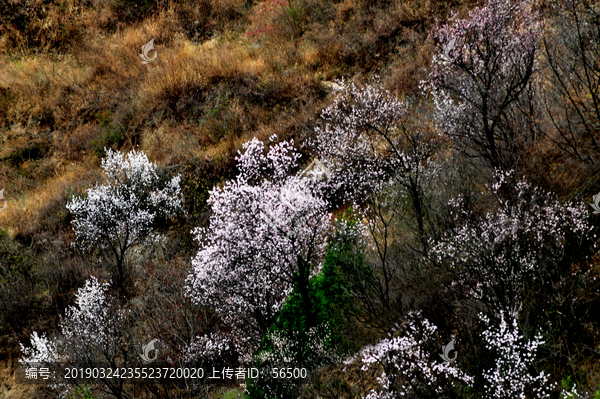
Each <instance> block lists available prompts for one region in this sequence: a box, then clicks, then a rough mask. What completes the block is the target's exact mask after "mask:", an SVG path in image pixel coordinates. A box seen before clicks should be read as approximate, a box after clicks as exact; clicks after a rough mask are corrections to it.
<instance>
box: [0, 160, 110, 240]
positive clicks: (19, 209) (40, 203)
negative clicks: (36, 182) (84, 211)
mask: <svg viewBox="0 0 600 399" xmlns="http://www.w3.org/2000/svg"><path fill="white" fill-rule="evenodd" d="M92 161H93V160H92ZM97 178H99V171H98V170H97V169H96V168H95V167H91V165H89V164H68V165H64V166H61V168H60V172H59V173H57V175H56V176H55V177H51V178H49V179H46V180H45V181H44V182H43V184H41V185H40V186H39V187H35V188H34V189H31V190H29V191H27V192H23V193H21V194H20V195H18V196H15V195H10V194H6V195H5V199H6V201H7V207H6V209H5V210H4V211H2V212H0V226H1V227H2V229H3V230H5V231H6V232H7V233H9V234H10V235H14V234H16V233H23V232H32V231H36V230H37V229H38V227H39V225H40V224H42V223H44V224H46V223H47V222H48V221H47V220H43V218H44V216H45V212H44V211H45V210H47V209H49V208H51V207H52V206H53V205H54V204H56V203H61V205H62V204H64V202H65V201H66V199H67V198H68V196H69V195H70V194H76V193H79V192H81V191H82V189H83V188H84V187H85V186H88V185H90V184H91V183H92V182H93V181H95V180H96V179H97ZM64 212H65V213H66V212H67V211H66V209H65V210H64Z"/></svg>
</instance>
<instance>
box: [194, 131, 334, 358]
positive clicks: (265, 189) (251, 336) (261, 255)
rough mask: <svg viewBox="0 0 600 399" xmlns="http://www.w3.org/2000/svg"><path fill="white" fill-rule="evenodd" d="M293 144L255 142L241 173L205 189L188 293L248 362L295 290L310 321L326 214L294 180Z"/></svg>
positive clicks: (305, 182) (305, 183)
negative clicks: (214, 316)
mask: <svg viewBox="0 0 600 399" xmlns="http://www.w3.org/2000/svg"><path fill="white" fill-rule="evenodd" d="M292 145H293V143H292V142H287V141H284V142H281V143H279V144H274V145H272V146H271V148H270V149H269V150H268V152H267V151H266V149H265V146H264V144H263V143H262V142H260V141H259V140H257V139H256V138H255V139H253V140H252V141H250V142H248V143H246V144H244V151H243V152H240V154H239V156H238V157H237V162H238V168H239V170H240V173H239V174H238V176H237V177H236V179H234V180H232V181H228V182H226V183H225V185H224V186H223V187H221V188H218V187H217V188H215V189H213V190H212V191H211V192H210V198H209V200H208V202H209V204H210V205H211V207H212V216H211V218H210V225H209V227H208V229H197V230H196V231H195V233H196V235H197V237H198V239H199V240H200V241H201V242H202V248H201V249H200V251H199V252H198V254H197V255H196V257H195V258H194V259H193V261H192V265H193V268H194V270H193V273H192V274H191V275H190V276H189V278H188V283H189V288H190V295H191V296H192V297H193V298H194V300H195V301H197V302H198V303H200V304H203V305H206V306H210V307H212V308H214V309H215V310H216V311H217V313H218V314H219V316H220V317H221V319H222V321H223V322H224V323H225V324H226V325H228V326H229V327H230V329H231V340H232V341H233V344H234V345H235V347H236V349H237V350H238V352H239V353H240V354H241V356H242V359H243V360H244V361H249V360H250V359H251V355H252V354H253V353H254V351H255V350H256V348H257V347H258V344H259V343H260V340H261V338H262V336H263V335H264V334H265V333H266V332H267V330H268V328H269V327H270V326H271V325H272V324H273V322H274V321H275V318H276V317H277V315H278V313H279V310H280V309H281V306H282V304H283V302H284V300H285V298H286V297H287V296H288V295H289V293H290V292H291V290H292V289H293V288H296V289H297V290H298V292H299V293H300V295H301V296H302V302H303V307H304V316H305V317H306V318H307V322H308V323H309V324H310V320H311V319H312V318H313V315H312V309H311V300H310V297H309V291H308V287H309V280H310V278H311V277H312V276H313V275H314V274H315V273H317V272H318V271H319V268H320V261H321V257H322V256H323V254H324V252H325V247H326V241H327V233H328V230H329V224H330V223H329V219H330V215H329V214H328V213H327V211H326V209H327V203H326V202H325V201H324V200H322V199H321V198H319V197H317V196H316V195H314V193H313V189H312V185H311V184H310V182H309V179H305V178H302V177H299V176H297V175H293V174H292V172H293V170H294V169H295V168H296V167H297V161H298V158H299V154H298V153H297V152H296V151H295V150H294V149H293V147H292Z"/></svg>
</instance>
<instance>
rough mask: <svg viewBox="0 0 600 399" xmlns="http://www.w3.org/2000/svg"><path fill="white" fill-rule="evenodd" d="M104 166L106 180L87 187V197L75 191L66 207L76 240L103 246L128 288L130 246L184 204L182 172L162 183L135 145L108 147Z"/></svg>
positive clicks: (117, 281) (116, 274)
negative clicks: (133, 148) (120, 148)
mask: <svg viewBox="0 0 600 399" xmlns="http://www.w3.org/2000/svg"><path fill="white" fill-rule="evenodd" d="M102 169H103V171H104V174H105V176H106V179H105V182H104V184H102V185H96V186H95V187H93V188H90V189H88V190H87V193H86V196H85V197H74V198H73V199H72V201H70V202H69V203H68V204H67V209H68V210H69V211H71V212H72V213H73V215H74V220H73V229H74V230H75V234H76V236H77V242H78V244H79V245H80V246H81V247H82V248H83V249H85V250H89V249H91V248H94V247H95V248H99V249H100V251H101V253H102V255H103V256H104V258H105V259H106V260H107V261H109V262H110V264H111V266H112V269H111V273H112V276H113V279H114V280H115V284H116V286H117V288H118V289H119V290H121V292H123V293H124V292H125V291H126V290H125V281H126V279H127V272H128V271H127V254H128V252H129V250H130V249H131V248H133V247H135V246H136V245H140V244H142V243H144V242H146V241H147V240H148V239H150V238H152V235H151V233H152V230H153V224H154V223H155V222H156V221H157V220H158V219H159V218H161V217H170V216H173V215H175V214H176V213H178V212H180V211H181V210H182V205H183V204H182V200H181V189H180V185H179V184H180V177H179V176H176V177H174V178H172V179H171V180H169V181H167V182H164V183H163V182H162V181H161V179H160V177H159V175H158V173H157V167H156V164H155V163H152V162H150V161H149V160H148V157H147V156H146V154H144V153H143V152H136V151H131V152H129V153H127V154H123V153H121V152H119V151H112V150H110V149H109V150H107V154H106V158H104V159H103V160H102Z"/></svg>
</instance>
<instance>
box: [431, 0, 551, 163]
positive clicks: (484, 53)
mask: <svg viewBox="0 0 600 399" xmlns="http://www.w3.org/2000/svg"><path fill="white" fill-rule="evenodd" d="M531 8H532V3H531V2H530V1H513V0H486V1H485V3H484V5H483V6H482V7H476V8H475V9H473V10H472V11H471V12H470V13H469V17H468V18H467V19H464V20H463V19H459V18H458V15H457V14H454V15H453V16H452V17H451V18H450V21H449V22H448V23H447V24H443V25H438V26H436V27H435V28H434V30H433V32H432V36H433V38H434V40H435V41H436V43H437V52H436V54H435V55H434V58H433V70H432V72H431V74H430V75H429V78H428V81H427V82H426V85H425V88H426V89H427V90H429V91H430V92H431V93H432V94H433V96H434V100H435V102H436V107H437V114H438V122H439V124H440V126H441V127H442V129H443V130H444V132H445V133H447V134H448V135H450V137H452V138H453V139H455V143H456V144H457V146H459V147H461V148H462V149H463V150H464V151H465V152H467V154H469V155H472V156H479V157H483V158H484V159H486V160H487V161H488V162H489V163H490V164H491V166H492V167H494V168H498V167H500V168H503V169H506V170H508V169H511V168H514V167H515V166H516V164H517V163H518V162H519V161H520V159H519V157H520V155H521V154H523V153H524V151H523V150H524V149H526V148H527V147H528V145H529V144H530V143H531V140H532V139H533V136H534V135H533V134H531V132H532V129H533V127H532V124H531V123H530V122H531V119H532V118H531V115H532V112H533V110H532V105H531V103H530V102H529V100H530V96H531V94H532V90H533V86H532V82H533V79H532V76H533V75H534V73H535V71H536V53H537V50H538V39H539V31H540V29H539V25H540V24H539V16H538V14H537V13H535V12H533V11H531Z"/></svg>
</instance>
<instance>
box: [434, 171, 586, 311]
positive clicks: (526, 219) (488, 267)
mask: <svg viewBox="0 0 600 399" xmlns="http://www.w3.org/2000/svg"><path fill="white" fill-rule="evenodd" d="M510 176H511V173H504V172H498V173H497V175H496V179H497V182H496V183H495V184H493V185H492V186H491V187H490V189H491V192H492V194H494V195H495V196H497V201H498V202H497V208H496V209H494V210H493V211H490V212H489V213H487V214H486V215H485V216H484V217H483V218H481V219H479V218H477V217H476V216H475V215H473V214H472V213H470V212H466V211H464V210H463V209H462V202H461V200H460V198H459V199H457V200H454V201H453V202H452V203H451V206H452V207H453V208H454V211H453V213H454V216H455V218H456V223H457V225H458V226H459V227H457V228H456V229H454V230H453V231H451V232H450V233H448V234H447V235H446V237H445V238H443V239H441V240H439V241H438V242H437V243H435V244H434V245H433V246H432V250H431V255H432V259H433V260H434V261H436V262H439V263H440V264H445V265H447V267H448V268H449V269H450V270H453V271H455V272H457V275H458V279H457V280H456V282H455V283H457V284H461V285H464V286H466V287H467V289H468V291H467V292H468V295H469V296H470V297H471V298H472V299H475V300H476V301H479V302H480V303H484V304H486V305H487V306H491V307H492V308H493V309H495V310H496V311H501V310H510V311H516V309H517V308H518V307H519V306H520V303H521V300H522V295H521V294H522V290H523V288H524V286H525V284H527V283H529V282H532V281H534V280H536V279H538V278H540V277H541V276H543V275H544V274H545V273H549V272H550V271H551V270H552V268H553V266H555V265H557V264H558V262H560V261H561V259H562V257H563V255H564V248H565V238H566V237H567V236H568V235H572V236H575V237H577V236H579V237H581V236H582V235H583V234H584V233H587V232H589V231H590V226H589V224H588V222H587V218H588V212H587V209H586V208H585V206H584V205H583V204H574V203H569V202H567V203H564V204H561V203H560V202H558V201H557V200H556V199H554V198H553V197H552V195H551V194H549V193H547V192H544V191H543V190H541V189H539V188H537V187H532V186H531V185H530V184H529V183H527V182H526V181H523V180H522V181H519V182H517V183H516V186H515V193H514V194H513V195H512V196H511V198H509V199H505V198H501V197H500V191H501V190H506V189H507V185H508V180H509V178H510Z"/></svg>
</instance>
